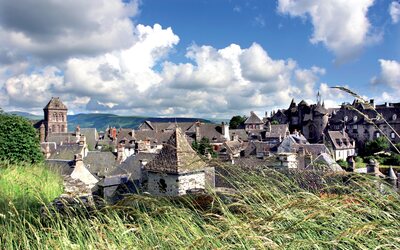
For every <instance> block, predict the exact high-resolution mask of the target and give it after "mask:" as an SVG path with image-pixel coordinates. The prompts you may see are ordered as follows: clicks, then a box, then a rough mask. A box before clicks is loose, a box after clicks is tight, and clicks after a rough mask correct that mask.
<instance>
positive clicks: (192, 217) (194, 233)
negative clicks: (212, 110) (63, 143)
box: [0, 167, 400, 249]
mask: <svg viewBox="0 0 400 250" xmlns="http://www.w3.org/2000/svg"><path fill="white" fill-rule="evenodd" d="M228 171H229V172H230V173H232V175H230V176H227V177H225V178H227V182H229V183H231V185H232V186H234V187H236V191H235V192H233V193H227V192H222V193H221V192H219V193H215V192H212V193H211V194H210V195H208V196H207V197H205V198H207V199H209V200H211V203H210V202H208V203H209V204H210V205H209V206H203V207H199V204H201V203H202V204H204V203H207V199H205V198H203V197H198V198H196V197H184V198H181V199H168V198H159V197H158V198H157V197H151V196H142V195H130V196H127V197H126V198H125V200H124V201H123V202H121V203H119V204H117V205H116V206H110V207H105V208H103V209H101V210H95V211H93V212H91V216H86V217H85V216H70V215H68V214H67V215H65V216H62V215H60V214H58V213H55V214H54V216H52V217H51V218H49V220H46V221H43V220H41V219H39V216H38V213H39V211H37V210H35V209H32V210H31V211H28V212H27V213H21V212H20V210H19V209H18V208H16V209H13V210H5V211H4V210H0V214H2V215H0V227H1V228H2V232H1V233H2V237H0V245H1V247H2V248H4V249H136V248H137V247H138V246H140V248H142V249H189V248H190V249H331V248H334V249H379V248H382V249H386V248H388V249H389V248H390V249H397V248H399V247H400V242H399V241H398V235H399V233H398V228H399V227H400V197H399V194H397V193H396V192H394V191H392V190H391V189H389V188H387V187H386V186H385V185H384V184H383V183H381V184H380V185H381V187H382V188H377V184H379V183H377V182H379V180H377V179H372V178H371V177H368V176H360V175H332V174H323V173H318V172H310V174H311V176H312V178H311V179H310V178H308V174H307V176H303V175H301V174H300V176H298V177H295V176H297V174H296V173H293V174H292V176H290V177H288V176H286V175H283V174H280V173H278V172H275V171H273V170H270V169H269V170H266V171H244V170H241V169H238V168H237V167H236V168H234V169H233V168H232V169H229V170H228ZM293 175H295V176H293ZM303 177H304V178H303ZM38 178H41V176H39V177H38ZM303 179H306V180H315V179H319V180H320V182H319V183H320V185H322V186H321V187H322V188H320V189H318V190H315V191H316V192H310V191H308V189H307V187H308V186H305V188H306V189H304V188H303V187H302V185H304V184H307V183H308V182H305V181H304V180H303ZM9 181H10V183H11V182H12V181H13V180H9ZM48 181H51V179H49V178H46V179H45V182H48ZM307 185H313V183H312V182H311V183H309V184H307ZM333 189H334V190H338V189H340V190H341V192H336V193H333V192H330V191H329V190H333ZM382 190H385V191H384V192H382ZM38 192H41V190H39V191H38ZM27 196H32V198H33V199H35V198H37V195H34V194H33V192H29V193H28V194H27ZM37 202H38V203H41V201H40V200H39V199H38V200H37ZM49 209H50V208H49ZM77 212H79V211H77ZM82 213H83V211H82Z"/></svg>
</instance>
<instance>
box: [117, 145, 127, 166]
mask: <svg viewBox="0 0 400 250" xmlns="http://www.w3.org/2000/svg"><path fill="white" fill-rule="evenodd" d="M125 160H126V155H125V145H123V144H118V149H117V161H118V163H121V162H124V161H125Z"/></svg>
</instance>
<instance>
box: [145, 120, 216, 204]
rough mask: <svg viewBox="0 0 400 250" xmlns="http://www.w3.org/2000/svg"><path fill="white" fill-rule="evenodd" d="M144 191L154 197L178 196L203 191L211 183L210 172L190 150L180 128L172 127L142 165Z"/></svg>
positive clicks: (211, 173) (212, 180) (212, 177)
mask: <svg viewBox="0 0 400 250" xmlns="http://www.w3.org/2000/svg"><path fill="white" fill-rule="evenodd" d="M145 171H146V172H147V188H146V190H147V191H148V192H149V193H151V194H153V195H158V196H180V195H184V194H186V193H187V192H188V191H190V190H204V189H205V188H206V187H207V186H208V185H209V186H212V185H213V183H214V174H213V172H214V169H213V168H209V167H207V164H206V163H205V162H204V161H203V160H202V159H201V158H200V157H199V156H198V155H197V153H196V152H195V151H194V150H193V149H192V147H191V145H190V144H189V142H188V140H187V139H186V136H185V134H184V132H183V131H182V129H181V128H179V127H176V128H175V131H174V132H173V134H172V135H171V137H170V139H169V140H168V142H167V143H166V144H165V145H164V146H163V148H162V150H161V151H160V153H159V154H157V155H156V156H155V157H154V159H153V160H152V161H150V162H149V163H148V164H146V166H145Z"/></svg>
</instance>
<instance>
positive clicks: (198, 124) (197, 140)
mask: <svg viewBox="0 0 400 250" xmlns="http://www.w3.org/2000/svg"><path fill="white" fill-rule="evenodd" d="M195 133H196V142H200V140H201V134H200V122H196V124H195Z"/></svg>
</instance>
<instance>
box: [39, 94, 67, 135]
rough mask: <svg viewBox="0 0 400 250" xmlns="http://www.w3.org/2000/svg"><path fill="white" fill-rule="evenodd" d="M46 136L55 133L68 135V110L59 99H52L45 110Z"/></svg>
mask: <svg viewBox="0 0 400 250" xmlns="http://www.w3.org/2000/svg"><path fill="white" fill-rule="evenodd" d="M43 111H44V121H43V125H44V129H45V136H46V137H47V136H48V135H49V134H55V133H68V122H67V112H68V108H67V106H65V104H64V103H62V101H61V100H60V98H59V97H52V98H51V100H50V101H49V103H48V104H47V105H46V106H45V107H44V108H43Z"/></svg>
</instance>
